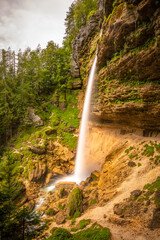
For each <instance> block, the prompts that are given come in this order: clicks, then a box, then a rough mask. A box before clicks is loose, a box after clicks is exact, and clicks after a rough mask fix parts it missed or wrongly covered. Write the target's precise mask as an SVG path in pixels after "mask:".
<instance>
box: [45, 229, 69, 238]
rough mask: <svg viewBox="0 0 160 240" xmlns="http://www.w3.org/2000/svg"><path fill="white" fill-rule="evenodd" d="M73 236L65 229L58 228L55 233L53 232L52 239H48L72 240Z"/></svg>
mask: <svg viewBox="0 0 160 240" xmlns="http://www.w3.org/2000/svg"><path fill="white" fill-rule="evenodd" d="M71 237H72V234H71V233H70V232H69V231H68V230H66V229H64V228H57V229H56V230H55V231H53V234H52V236H51V237H49V238H48V240H67V239H72V238H71Z"/></svg>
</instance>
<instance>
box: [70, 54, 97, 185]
mask: <svg viewBox="0 0 160 240" xmlns="http://www.w3.org/2000/svg"><path fill="white" fill-rule="evenodd" d="M96 63H97V51H96V55H95V59H94V62H93V65H92V68H91V72H90V75H89V79H88V85H87V90H86V95H85V101H84V107H83V113H82V122H81V127H80V135H79V140H78V147H77V156H76V165H75V172H74V176H75V180H76V182H77V183H79V182H80V181H82V180H84V179H85V178H86V177H87V175H88V171H87V170H86V167H85V145H86V137H87V136H86V134H87V127H88V118H89V113H90V103H91V95H92V88H93V83H94V77H95V71H96Z"/></svg>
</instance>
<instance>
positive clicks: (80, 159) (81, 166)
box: [47, 48, 98, 191]
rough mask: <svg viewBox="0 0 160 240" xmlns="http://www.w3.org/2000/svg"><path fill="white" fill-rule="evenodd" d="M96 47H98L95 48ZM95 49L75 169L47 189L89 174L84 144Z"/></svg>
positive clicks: (76, 180)
mask: <svg viewBox="0 0 160 240" xmlns="http://www.w3.org/2000/svg"><path fill="white" fill-rule="evenodd" d="M97 49H98V48H97ZM97 51H98V50H96V55H95V58H94V61H93V64H92V68H91V71H90V74H89V78H88V84H87V90H86V95H85V101H84V107H83V113H82V120H81V126H80V134H79V139H78V147H77V154H76V164H75V171H74V174H73V175H70V176H68V177H63V178H60V179H59V180H57V181H56V182H54V184H52V185H51V186H49V187H47V191H52V190H53V189H54V188H55V184H56V183H57V182H61V181H62V182H64V181H65V182H76V183H77V184H79V183H80V182H81V181H82V180H85V179H86V177H87V176H88V174H90V173H89V172H88V171H87V170H86V167H85V145H86V138H87V127H88V118H89V113H90V103H91V95H92V88H93V83H94V77H95V71H96V63H97Z"/></svg>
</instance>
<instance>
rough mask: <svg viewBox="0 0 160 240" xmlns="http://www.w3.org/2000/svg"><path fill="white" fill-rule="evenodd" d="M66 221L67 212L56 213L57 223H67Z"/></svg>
mask: <svg viewBox="0 0 160 240" xmlns="http://www.w3.org/2000/svg"><path fill="white" fill-rule="evenodd" d="M65 221H66V217H65V214H64V213H63V212H59V213H57V215H56V224H58V225H60V224H63V223H65Z"/></svg>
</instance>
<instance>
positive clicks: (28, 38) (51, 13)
mask: <svg viewBox="0 0 160 240" xmlns="http://www.w3.org/2000/svg"><path fill="white" fill-rule="evenodd" d="M72 2H73V0H0V49H7V48H8V47H9V46H10V47H11V49H12V50H15V51H18V49H19V48H21V49H22V50H23V51H24V49H26V48H27V47H31V49H32V50H34V49H36V47H37V45H38V44H40V45H41V47H42V48H45V47H46V45H47V42H49V41H51V40H53V41H54V42H55V43H57V44H59V45H60V46H61V45H62V41H63V37H64V32H65V26H64V19H65V17H66V12H67V11H68V9H69V6H70V5H71V3H72Z"/></svg>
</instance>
